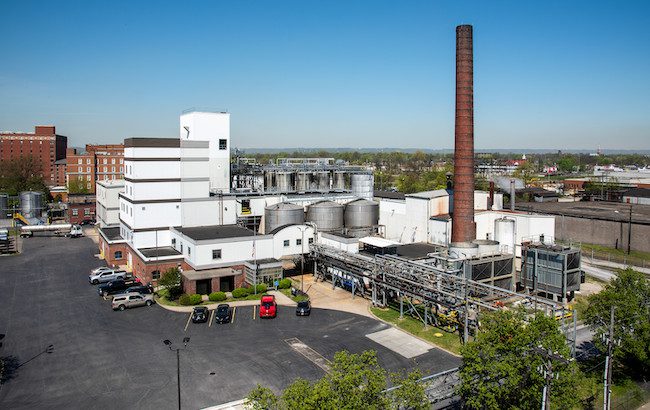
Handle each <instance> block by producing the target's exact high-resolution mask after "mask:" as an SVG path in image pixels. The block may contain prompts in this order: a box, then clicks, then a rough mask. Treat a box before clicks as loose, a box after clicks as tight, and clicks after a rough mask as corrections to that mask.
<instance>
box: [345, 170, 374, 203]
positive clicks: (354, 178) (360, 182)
mask: <svg viewBox="0 0 650 410" xmlns="http://www.w3.org/2000/svg"><path fill="white" fill-rule="evenodd" d="M374 185H375V180H374V177H373V175H372V174H352V175H350V189H351V190H352V194H353V195H355V196H358V197H360V198H365V199H372V197H373V190H374Z"/></svg>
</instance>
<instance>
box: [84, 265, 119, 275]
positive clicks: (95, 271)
mask: <svg viewBox="0 0 650 410" xmlns="http://www.w3.org/2000/svg"><path fill="white" fill-rule="evenodd" d="M109 270H115V268H111V267H110V266H98V267H96V268H95V269H93V270H91V271H90V274H91V275H97V274H99V273H101V272H108V271H109Z"/></svg>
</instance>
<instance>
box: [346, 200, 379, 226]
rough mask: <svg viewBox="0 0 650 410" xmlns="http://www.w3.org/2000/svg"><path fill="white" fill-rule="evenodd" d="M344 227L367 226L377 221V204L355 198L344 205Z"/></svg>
mask: <svg viewBox="0 0 650 410" xmlns="http://www.w3.org/2000/svg"><path fill="white" fill-rule="evenodd" d="M344 219H345V227H346V228H350V229H354V228H367V227H371V226H374V225H377V224H378V223H379V204H378V203H377V202H374V201H368V200H366V199H356V200H354V201H352V202H349V203H348V204H347V205H346V206H345V217H344Z"/></svg>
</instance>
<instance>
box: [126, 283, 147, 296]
mask: <svg viewBox="0 0 650 410" xmlns="http://www.w3.org/2000/svg"><path fill="white" fill-rule="evenodd" d="M132 292H136V293H142V294H145V295H149V294H152V293H153V286H151V285H136V286H130V287H128V288H127V289H126V290H125V291H124V293H132Z"/></svg>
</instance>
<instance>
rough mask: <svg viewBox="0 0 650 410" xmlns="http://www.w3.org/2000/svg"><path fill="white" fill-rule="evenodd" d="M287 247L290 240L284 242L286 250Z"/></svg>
mask: <svg viewBox="0 0 650 410" xmlns="http://www.w3.org/2000/svg"><path fill="white" fill-rule="evenodd" d="M287 246H289V240H288V239H287V240H286V241H284V247H285V248H286V247H287Z"/></svg>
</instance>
